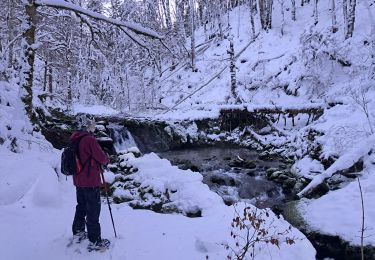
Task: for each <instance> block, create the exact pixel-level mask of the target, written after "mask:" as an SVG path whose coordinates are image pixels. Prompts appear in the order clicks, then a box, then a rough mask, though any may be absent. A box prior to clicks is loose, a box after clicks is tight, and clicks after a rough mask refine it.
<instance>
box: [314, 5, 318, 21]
mask: <svg viewBox="0 0 375 260" xmlns="http://www.w3.org/2000/svg"><path fill="white" fill-rule="evenodd" d="M318 22H319V16H318V0H314V24H315V25H317V24H318Z"/></svg>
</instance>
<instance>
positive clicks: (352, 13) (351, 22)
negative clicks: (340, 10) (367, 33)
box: [345, 0, 357, 39]
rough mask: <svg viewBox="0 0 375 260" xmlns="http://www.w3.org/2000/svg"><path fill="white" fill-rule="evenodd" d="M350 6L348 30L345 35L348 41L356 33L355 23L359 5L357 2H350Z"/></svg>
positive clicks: (348, 10) (353, 0)
mask: <svg viewBox="0 0 375 260" xmlns="http://www.w3.org/2000/svg"><path fill="white" fill-rule="evenodd" d="M347 3H349V6H348V7H347V12H348V15H347V18H348V24H347V26H348V28H347V31H346V35H345V39H348V38H350V37H352V36H353V32H354V23H355V9H356V5H357V1H356V0H349V2H347Z"/></svg>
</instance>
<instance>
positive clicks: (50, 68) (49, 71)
mask: <svg viewBox="0 0 375 260" xmlns="http://www.w3.org/2000/svg"><path fill="white" fill-rule="evenodd" d="M52 91H53V89H52V67H49V68H48V92H49V93H50V94H52ZM51 99H52V96H51Z"/></svg>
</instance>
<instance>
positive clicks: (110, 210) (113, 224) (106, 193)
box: [101, 172, 117, 238]
mask: <svg viewBox="0 0 375 260" xmlns="http://www.w3.org/2000/svg"><path fill="white" fill-rule="evenodd" d="M101 173H102V178H103V184H104V191H105V195H106V197H107V203H108V208H109V213H110V214H111V220H112V226H113V231H114V232H115V237H116V238H117V234H116V228H115V222H114V221H113V216H112V208H111V203H109V198H108V191H107V185H106V182H105V179H104V174H103V172H101Z"/></svg>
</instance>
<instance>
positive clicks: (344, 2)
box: [342, 0, 348, 37]
mask: <svg viewBox="0 0 375 260" xmlns="http://www.w3.org/2000/svg"><path fill="white" fill-rule="evenodd" d="M342 13H343V17H344V34H345V37H346V34H347V31H348V0H342Z"/></svg>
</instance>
